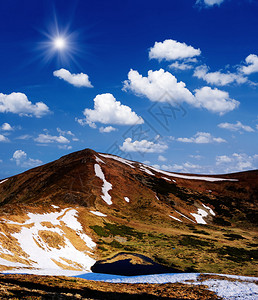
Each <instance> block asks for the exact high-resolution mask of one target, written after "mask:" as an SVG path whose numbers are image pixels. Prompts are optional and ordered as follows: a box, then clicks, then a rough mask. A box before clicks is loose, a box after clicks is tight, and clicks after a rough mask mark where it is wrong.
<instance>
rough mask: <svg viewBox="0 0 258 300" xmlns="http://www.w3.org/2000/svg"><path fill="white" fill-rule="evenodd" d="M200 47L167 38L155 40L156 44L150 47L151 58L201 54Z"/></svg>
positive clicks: (182, 57)
mask: <svg viewBox="0 0 258 300" xmlns="http://www.w3.org/2000/svg"><path fill="white" fill-rule="evenodd" d="M200 54H201V50H200V49H195V48H193V47H192V46H188V45H186V44H185V43H180V42H177V41H175V40H171V39H168V40H165V41H164V42H155V44H154V46H153V47H152V48H150V51H149V58H150V59H152V58H155V59H158V60H160V61H161V60H163V59H164V60H168V61H170V60H177V59H184V58H189V57H195V56H199V55H200Z"/></svg>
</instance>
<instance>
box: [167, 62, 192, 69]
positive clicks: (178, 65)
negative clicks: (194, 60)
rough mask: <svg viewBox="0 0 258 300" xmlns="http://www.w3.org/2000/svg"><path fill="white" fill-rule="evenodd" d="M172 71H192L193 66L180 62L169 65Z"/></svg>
mask: <svg viewBox="0 0 258 300" xmlns="http://www.w3.org/2000/svg"><path fill="white" fill-rule="evenodd" d="M169 68H170V69H176V70H181V71H185V70H190V69H192V68H193V66H192V65H189V64H187V63H185V62H183V63H179V62H178V61H176V62H174V63H173V64H171V65H169Z"/></svg>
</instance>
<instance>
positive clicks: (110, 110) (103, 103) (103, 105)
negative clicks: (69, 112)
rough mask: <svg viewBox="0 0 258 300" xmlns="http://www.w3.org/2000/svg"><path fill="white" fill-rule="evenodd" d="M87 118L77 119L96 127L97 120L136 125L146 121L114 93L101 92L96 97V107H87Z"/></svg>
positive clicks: (85, 114) (85, 113)
mask: <svg viewBox="0 0 258 300" xmlns="http://www.w3.org/2000/svg"><path fill="white" fill-rule="evenodd" d="M83 114H84V116H85V119H77V121H78V122H79V124H81V125H85V124H88V125H89V126H91V127H92V128H96V127H97V126H96V124H95V123H96V122H99V123H102V124H118V125H134V124H142V123H144V121H143V119H142V118H141V117H139V116H138V115H137V114H136V113H135V112H133V111H132V109H131V108H130V107H129V106H126V105H123V104H121V102H119V101H117V100H116V99H115V97H114V96H113V95H112V94H109V93H107V94H100V95H97V96H96V97H95V99H94V109H88V108H86V109H85V110H84V112H83Z"/></svg>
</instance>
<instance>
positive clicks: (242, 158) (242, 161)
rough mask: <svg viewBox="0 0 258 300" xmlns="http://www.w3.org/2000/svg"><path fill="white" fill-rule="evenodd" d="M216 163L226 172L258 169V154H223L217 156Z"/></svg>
mask: <svg viewBox="0 0 258 300" xmlns="http://www.w3.org/2000/svg"><path fill="white" fill-rule="evenodd" d="M216 165H217V166H219V167H220V169H222V170H223V171H224V172H226V173H230V172H240V171H247V170H252V169H257V168H258V155H257V154H255V155H247V154H246V153H233V154H232V155H230V156H228V155H221V156H217V157H216Z"/></svg>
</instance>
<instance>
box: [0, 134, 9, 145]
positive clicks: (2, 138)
mask: <svg viewBox="0 0 258 300" xmlns="http://www.w3.org/2000/svg"><path fill="white" fill-rule="evenodd" d="M1 142H9V139H8V138H7V137H6V136H4V135H3V134H0V143H1Z"/></svg>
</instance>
